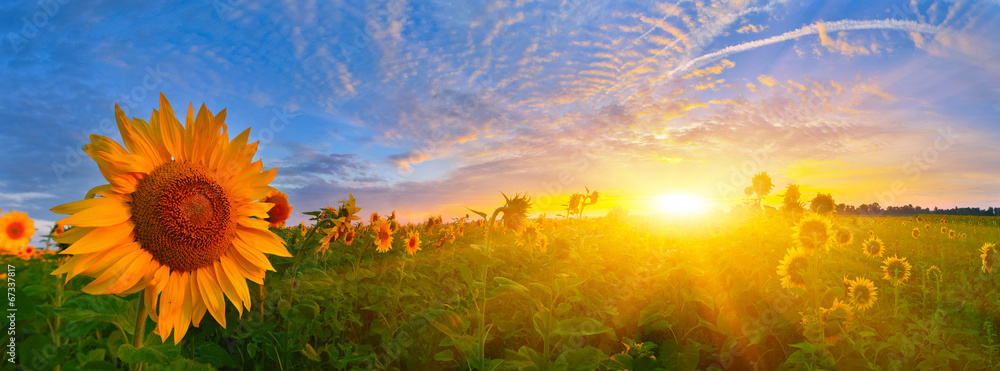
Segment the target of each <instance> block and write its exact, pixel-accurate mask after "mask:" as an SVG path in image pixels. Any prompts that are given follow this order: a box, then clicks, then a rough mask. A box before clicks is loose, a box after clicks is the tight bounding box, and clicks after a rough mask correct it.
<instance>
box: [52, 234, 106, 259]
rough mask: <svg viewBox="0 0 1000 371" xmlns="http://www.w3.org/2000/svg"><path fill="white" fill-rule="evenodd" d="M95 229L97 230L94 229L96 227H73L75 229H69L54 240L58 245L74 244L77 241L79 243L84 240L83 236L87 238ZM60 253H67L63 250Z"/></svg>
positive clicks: (53, 238)
mask: <svg viewBox="0 0 1000 371" xmlns="http://www.w3.org/2000/svg"><path fill="white" fill-rule="evenodd" d="M95 229H97V228H94V227H73V228H70V229H67V230H66V231H65V232H63V234H61V235H58V236H55V237H52V240H53V241H56V242H58V243H74V242H76V241H79V240H80V239H81V238H83V236H86V235H87V234H88V233H90V231H93V230H95ZM59 253H60V254H65V253H66V251H65V250H63V251H60V252H59Z"/></svg>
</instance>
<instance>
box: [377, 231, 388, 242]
mask: <svg viewBox="0 0 1000 371" xmlns="http://www.w3.org/2000/svg"><path fill="white" fill-rule="evenodd" d="M378 239H379V241H387V240H389V232H386V231H384V230H380V231H378Z"/></svg>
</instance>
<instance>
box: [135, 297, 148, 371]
mask: <svg viewBox="0 0 1000 371" xmlns="http://www.w3.org/2000/svg"><path fill="white" fill-rule="evenodd" d="M148 314H149V313H146V294H145V293H143V294H140V295H139V303H138V308H137V309H136V311H135V332H134V333H133V334H132V346H133V347H135V349H139V348H142V338H143V334H145V333H146V316H147V315H148ZM142 365H143V364H142V363H139V364H138V365H136V366H135V369H136V370H137V371H142Z"/></svg>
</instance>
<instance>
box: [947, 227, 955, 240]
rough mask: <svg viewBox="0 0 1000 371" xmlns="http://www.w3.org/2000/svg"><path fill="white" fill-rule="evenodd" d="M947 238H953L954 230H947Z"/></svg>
mask: <svg viewBox="0 0 1000 371" xmlns="http://www.w3.org/2000/svg"><path fill="white" fill-rule="evenodd" d="M948 238H955V230H954V229H949V230H948Z"/></svg>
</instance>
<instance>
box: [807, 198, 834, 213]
mask: <svg viewBox="0 0 1000 371" xmlns="http://www.w3.org/2000/svg"><path fill="white" fill-rule="evenodd" d="M834 205H836V204H835V203H834V202H833V195H831V194H829V193H827V194H822V193H816V197H815V198H813V199H812V201H811V202H809V209H810V210H812V211H813V212H814V213H817V214H822V215H826V214H829V213H832V212H834V210H835V206H834Z"/></svg>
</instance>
